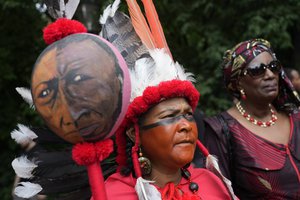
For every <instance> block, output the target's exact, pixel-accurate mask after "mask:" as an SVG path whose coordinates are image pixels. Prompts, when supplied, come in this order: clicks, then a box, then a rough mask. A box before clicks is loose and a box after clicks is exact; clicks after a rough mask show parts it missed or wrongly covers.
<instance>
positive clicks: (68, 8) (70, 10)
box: [62, 0, 80, 19]
mask: <svg viewBox="0 0 300 200" xmlns="http://www.w3.org/2000/svg"><path fill="white" fill-rule="evenodd" d="M62 2H63V4H64V0H62ZM79 2H80V0H71V1H68V3H66V5H65V15H66V18H68V19H72V18H73V15H74V14H75V11H76V9H77V7H78V4H79Z"/></svg>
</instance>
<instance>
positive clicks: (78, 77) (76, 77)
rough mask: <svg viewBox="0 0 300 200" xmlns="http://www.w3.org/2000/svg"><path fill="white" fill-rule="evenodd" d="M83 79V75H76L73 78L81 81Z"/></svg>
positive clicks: (75, 80)
mask: <svg viewBox="0 0 300 200" xmlns="http://www.w3.org/2000/svg"><path fill="white" fill-rule="evenodd" d="M81 80H82V76H81V75H76V76H75V77H74V79H73V81H74V82H79V81H81Z"/></svg>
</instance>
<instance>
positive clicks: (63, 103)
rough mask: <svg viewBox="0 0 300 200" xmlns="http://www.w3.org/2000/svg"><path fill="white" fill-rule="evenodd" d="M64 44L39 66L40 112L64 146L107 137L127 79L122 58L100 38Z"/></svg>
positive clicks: (36, 92)
mask: <svg viewBox="0 0 300 200" xmlns="http://www.w3.org/2000/svg"><path fill="white" fill-rule="evenodd" d="M93 37H94V36H93ZM65 39H66V40H65ZM65 39H64V40H61V41H58V42H57V43H55V45H52V46H50V47H49V48H47V49H46V50H45V51H44V52H43V53H42V54H41V56H40V57H39V59H38V61H37V62H36V65H35V68H34V71H33V75H32V94H33V100H34V103H35V106H36V109H37V111H38V112H39V113H40V114H41V116H42V117H43V119H44V120H45V122H46V124H47V125H48V126H49V128H51V129H52V130H53V131H54V132H55V133H56V134H57V135H59V136H60V137H62V138H63V139H65V140H66V141H69V142H71V143H77V142H80V141H98V140H101V139H104V138H107V137H109V136H111V131H112V128H113V126H114V124H115V122H116V120H117V118H118V117H119V115H120V112H121V108H122V84H123V80H124V78H123V77H124V76H123V71H122V69H121V67H120V66H119V62H118V59H117V57H116V56H115V55H114V52H113V51H112V50H111V49H110V47H108V46H107V44H105V43H104V42H103V41H101V40H99V39H98V40H96V41H97V42H96V41H95V40H93V39H90V38H87V39H81V40H80V38H79V39H78V38H77V37H76V36H74V37H71V38H70V37H68V38H65Z"/></svg>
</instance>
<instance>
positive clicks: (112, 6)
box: [99, 0, 121, 24]
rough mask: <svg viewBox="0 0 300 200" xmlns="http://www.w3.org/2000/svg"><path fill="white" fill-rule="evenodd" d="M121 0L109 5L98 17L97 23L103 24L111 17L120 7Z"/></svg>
mask: <svg viewBox="0 0 300 200" xmlns="http://www.w3.org/2000/svg"><path fill="white" fill-rule="evenodd" d="M120 2H121V0H115V1H114V3H113V4H109V5H108V6H107V7H106V8H105V10H104V11H103V14H102V15H101V16H100V19H99V23H100V24H105V23H106V20H107V19H108V17H113V16H114V15H115V13H116V11H117V10H118V8H119V6H120Z"/></svg>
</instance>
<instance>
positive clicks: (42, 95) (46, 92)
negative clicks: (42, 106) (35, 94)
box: [39, 88, 51, 98]
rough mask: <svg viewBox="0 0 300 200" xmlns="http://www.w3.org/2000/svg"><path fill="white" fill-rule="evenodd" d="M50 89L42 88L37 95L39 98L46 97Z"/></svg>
mask: <svg viewBox="0 0 300 200" xmlns="http://www.w3.org/2000/svg"><path fill="white" fill-rule="evenodd" d="M50 92H51V90H50V89H49V88H47V89H45V90H43V91H42V92H41V93H40V94H39V97H40V98H45V97H47V96H48V95H49V94H50Z"/></svg>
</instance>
